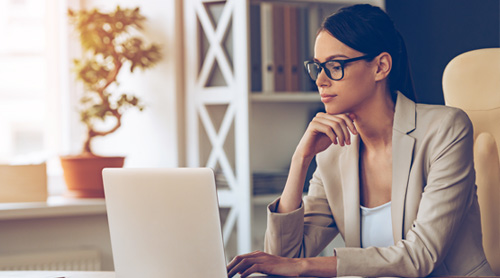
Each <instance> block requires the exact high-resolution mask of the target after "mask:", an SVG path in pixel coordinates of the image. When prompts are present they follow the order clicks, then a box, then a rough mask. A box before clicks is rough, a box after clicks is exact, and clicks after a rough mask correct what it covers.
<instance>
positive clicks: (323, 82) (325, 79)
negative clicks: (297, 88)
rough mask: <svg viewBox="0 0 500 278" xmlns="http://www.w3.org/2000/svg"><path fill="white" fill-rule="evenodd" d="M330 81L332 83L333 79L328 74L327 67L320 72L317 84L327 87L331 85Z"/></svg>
mask: <svg viewBox="0 0 500 278" xmlns="http://www.w3.org/2000/svg"><path fill="white" fill-rule="evenodd" d="M330 83H331V80H330V78H328V76H327V75H326V72H325V69H321V71H320V72H319V74H318V78H317V79H316V86H318V87H325V86H329V85H330Z"/></svg>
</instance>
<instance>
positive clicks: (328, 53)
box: [314, 31, 376, 115]
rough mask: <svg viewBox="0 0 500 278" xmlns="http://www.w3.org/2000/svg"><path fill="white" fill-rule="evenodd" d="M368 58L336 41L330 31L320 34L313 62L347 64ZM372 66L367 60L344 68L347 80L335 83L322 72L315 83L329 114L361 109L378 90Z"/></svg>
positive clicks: (344, 78)
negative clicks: (340, 62) (332, 61)
mask: <svg viewBox="0 0 500 278" xmlns="http://www.w3.org/2000/svg"><path fill="white" fill-rule="evenodd" d="M363 55H365V54H364V53H361V52H359V51H357V50H354V49H352V48H350V47H348V46H347V45H345V44H344V43H342V42H340V41H339V40H337V39H336V38H335V37H333V36H332V35H331V34H330V33H328V32H327V31H321V32H320V33H319V34H318V36H317V37H316V43H315V46H314V60H315V61H316V62H320V63H323V62H326V61H328V60H345V59H350V58H356V57H359V56H363ZM375 72H376V68H375V67H374V65H373V63H371V62H367V61H366V60H359V61H354V62H352V63H348V64H346V65H345V67H344V77H343V78H342V79H341V80H338V81H334V80H332V79H330V78H328V76H327V75H326V74H325V71H324V70H323V71H321V73H320V74H319V76H318V79H317V80H316V85H317V86H318V90H319V93H320V95H321V101H322V102H323V103H324V104H325V109H326V112H327V113H328V114H332V115H335V114H341V113H355V111H357V109H361V107H362V105H363V103H366V101H368V100H369V99H370V97H371V96H372V95H373V92H374V90H375V79H374V73H375Z"/></svg>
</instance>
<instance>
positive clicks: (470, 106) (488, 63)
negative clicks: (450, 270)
mask: <svg viewBox="0 0 500 278" xmlns="http://www.w3.org/2000/svg"><path fill="white" fill-rule="evenodd" d="M443 92H444V99H445V103H446V105H448V106H454V107H458V108H461V109H462V110H464V111H465V112H466V113H467V114H468V115H469V118H470V119H471V121H472V124H473V126H474V163H475V169H476V184H477V186H478V200H479V206H480V209H481V223H482V231H483V246H484V250H485V253H486V257H487V259H488V261H489V263H490V265H491V267H492V268H493V271H494V272H495V273H496V275H500V161H499V156H500V152H499V151H500V149H499V148H498V145H499V144H500V48H486V49H479V50H473V51H469V52H466V53H463V54H461V55H458V56H457V57H455V58H454V59H453V60H451V61H450V62H449V63H448V65H447V66H446V68H445V70H444V73H443Z"/></svg>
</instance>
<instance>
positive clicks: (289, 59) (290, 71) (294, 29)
mask: <svg viewBox="0 0 500 278" xmlns="http://www.w3.org/2000/svg"><path fill="white" fill-rule="evenodd" d="M283 26H284V28H283V29H284V32H283V41H284V47H283V51H284V54H285V55H284V71H285V91H287V92H297V91H299V90H300V78H299V69H300V67H299V66H300V65H299V63H300V62H299V58H300V55H299V38H298V36H299V35H298V31H299V26H298V7H297V6H294V5H286V6H284V7H283Z"/></svg>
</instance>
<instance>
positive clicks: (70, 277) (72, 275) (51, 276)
mask: <svg viewBox="0 0 500 278" xmlns="http://www.w3.org/2000/svg"><path fill="white" fill-rule="evenodd" d="M236 277H237V276H235V278H236ZM251 277H269V278H271V277H273V278H284V277H281V276H266V275H252V276H251ZM0 278H115V273H114V272H111V271H99V272H94V271H0ZM286 278H294V277H286Z"/></svg>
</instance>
